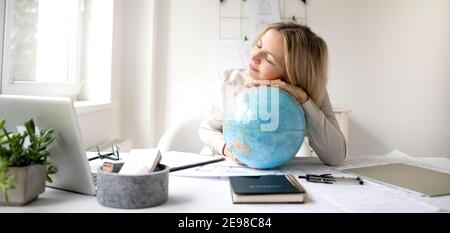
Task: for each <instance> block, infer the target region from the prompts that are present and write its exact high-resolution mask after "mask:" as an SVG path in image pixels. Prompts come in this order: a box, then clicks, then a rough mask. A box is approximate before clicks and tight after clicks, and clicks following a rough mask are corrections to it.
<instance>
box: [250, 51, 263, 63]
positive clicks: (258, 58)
mask: <svg viewBox="0 0 450 233" xmlns="http://www.w3.org/2000/svg"><path fill="white" fill-rule="evenodd" d="M252 61H253V62H254V63H255V64H259V63H261V60H260V56H259V53H255V54H253V56H252Z"/></svg>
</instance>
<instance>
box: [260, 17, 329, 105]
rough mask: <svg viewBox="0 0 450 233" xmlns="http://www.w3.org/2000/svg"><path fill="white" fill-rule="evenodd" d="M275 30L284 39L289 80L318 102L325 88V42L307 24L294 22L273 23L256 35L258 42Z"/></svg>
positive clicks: (326, 56) (287, 77) (318, 103)
mask: <svg viewBox="0 0 450 233" xmlns="http://www.w3.org/2000/svg"><path fill="white" fill-rule="evenodd" d="M270 29H274V30H276V31H278V32H280V33H281V35H283V38H284V60H285V71H286V75H285V76H286V77H285V79H286V80H283V81H285V82H287V83H290V84H292V85H295V86H298V87H301V88H302V89H303V90H304V91H305V92H306V93H307V94H308V96H309V97H310V98H311V99H312V100H313V101H314V102H315V103H316V104H317V105H318V106H320V104H321V103H322V99H323V97H324V95H325V91H326V83H327V62H328V61H327V60H328V50H327V45H326V43H325V41H324V40H323V39H322V38H320V37H319V36H317V35H316V34H315V33H314V32H312V31H311V29H309V27H307V26H302V25H298V24H295V23H284V22H279V23H274V24H271V25H269V26H267V27H266V28H265V29H264V30H263V31H262V32H261V33H260V34H259V35H258V37H257V38H256V40H255V43H256V41H258V40H259V39H260V38H261V37H262V36H263V35H264V33H266V32H267V31H268V30H270Z"/></svg>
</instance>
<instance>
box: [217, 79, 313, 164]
mask: <svg viewBox="0 0 450 233" xmlns="http://www.w3.org/2000/svg"><path fill="white" fill-rule="evenodd" d="M305 126H306V124H305V116H304V112H303V109H302V108H301V106H300V104H299V103H298V102H297V100H296V99H295V98H294V97H293V96H291V95H290V94H289V93H288V92H286V91H284V90H281V89H279V88H278V87H267V86H258V87H252V88H246V89H244V90H243V91H242V92H240V93H238V94H237V95H236V96H235V98H234V100H233V102H232V104H231V105H230V106H229V107H228V108H227V110H226V112H225V116H224V121H223V134H224V137H225V142H226V143H227V147H228V149H229V150H230V152H231V153H232V154H233V155H234V156H235V157H236V158H237V159H238V160H239V161H240V162H242V163H244V164H245V165H247V166H248V167H251V168H257V169H272V168H276V167H280V166H282V165H283V164H285V163H286V162H288V161H289V160H291V159H292V158H293V157H295V155H296V154H297V152H298V151H299V149H300V147H301V145H302V143H303V140H304V137H305V129H306V127H305Z"/></svg>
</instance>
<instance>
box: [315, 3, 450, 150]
mask: <svg viewBox="0 0 450 233" xmlns="http://www.w3.org/2000/svg"><path fill="white" fill-rule="evenodd" d="M310 4H311V6H310V8H309V11H308V16H309V19H308V23H309V25H310V26H311V27H312V28H313V29H314V30H315V31H317V32H318V33H319V34H321V35H322V36H323V37H324V38H325V39H326V41H327V42H328V45H329V48H330V55H331V56H330V83H329V90H330V95H331V98H332V100H333V102H334V104H335V105H340V106H346V107H350V108H352V109H353V112H352V113H351V117H350V125H349V131H350V142H351V143H350V152H351V154H365V153H384V152H387V151H389V150H391V149H393V148H398V149H400V150H402V151H404V152H406V153H408V154H411V155H415V156H448V157H450V147H449V142H450V127H449V125H450V124H449V122H448V120H449V119H450V104H449V100H450V94H449V93H450V92H448V88H449V87H450V72H449V70H448V66H449V64H450V53H449V49H448V46H449V43H450V37H449V31H450V20H448V19H449V14H450V12H449V2H448V1H447V0H433V1H426V0H394V1H392V0H377V1H369V0H364V1H361V0H344V1H327V0H314V1H310Z"/></svg>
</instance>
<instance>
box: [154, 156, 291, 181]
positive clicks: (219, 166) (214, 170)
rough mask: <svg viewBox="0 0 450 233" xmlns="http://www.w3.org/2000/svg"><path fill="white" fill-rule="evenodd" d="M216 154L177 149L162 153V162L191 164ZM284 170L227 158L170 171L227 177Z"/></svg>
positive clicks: (177, 174) (195, 175) (274, 172)
mask: <svg viewBox="0 0 450 233" xmlns="http://www.w3.org/2000/svg"><path fill="white" fill-rule="evenodd" d="M215 157H216V156H211V155H201V154H194V153H185V152H178V151H170V152H166V153H163V156H162V161H161V163H162V164H166V165H168V166H169V167H174V166H182V165H185V164H192V163H198V162H202V161H205V160H208V159H211V158H215ZM285 173H286V172H284V170H282V169H275V170H259V169H253V168H249V167H245V166H243V165H239V164H237V163H235V162H233V161H231V160H229V159H227V160H224V161H221V162H217V163H211V164H205V165H201V166H197V167H192V168H188V169H183V170H179V171H175V172H171V175H176V176H191V177H229V176H261V175H283V174H285Z"/></svg>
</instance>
